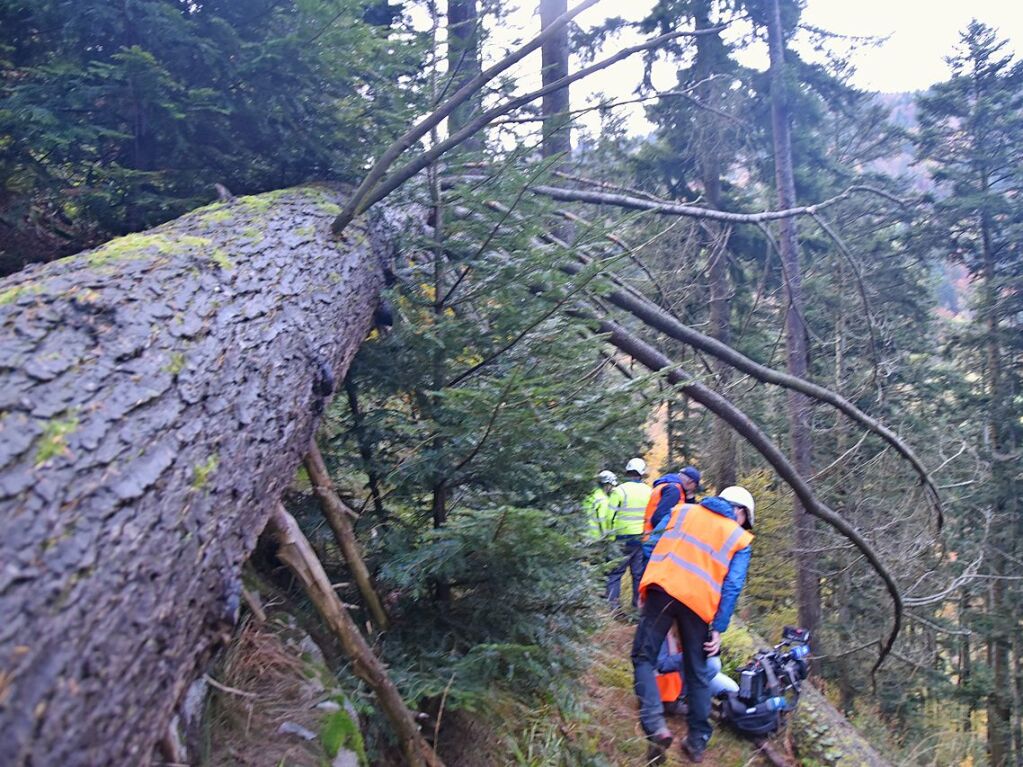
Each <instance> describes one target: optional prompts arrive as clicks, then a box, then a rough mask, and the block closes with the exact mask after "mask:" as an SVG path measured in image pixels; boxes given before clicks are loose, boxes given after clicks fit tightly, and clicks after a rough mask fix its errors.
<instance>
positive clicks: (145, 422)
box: [0, 188, 384, 766]
mask: <svg viewBox="0 0 1023 767" xmlns="http://www.w3.org/2000/svg"><path fill="white" fill-rule="evenodd" d="M339 202H342V196H341V194H340V193H338V192H336V191H332V190H329V189H327V188H299V189H291V190H285V191H282V192H275V193H270V194H267V195H261V196H257V197H251V198H242V199H238V200H233V201H230V202H225V203H220V204H216V205H212V206H209V207H207V208H204V209H201V210H198V211H196V212H194V213H191V214H189V215H186V216H184V217H182V218H180V219H178V220H176V221H173V222H170V223H168V224H166V225H164V226H161V227H158V228H156V229H153V230H150V231H148V232H145V233H142V234H137V235H129V236H127V237H123V238H120V239H118V240H114V241H113V242H111V243H108V244H107V245H105V246H103V247H100V248H97V249H95V250H92V251H88V252H85V253H82V254H80V255H78V256H74V257H71V258H68V259H64V260H62V261H57V262H54V263H50V264H46V265H44V266H39V267H33V268H29V269H27V270H25V271H23V272H21V273H19V274H17V275H14V276H12V277H10V278H8V279H6V280H4V281H3V282H2V283H0V526H2V529H3V530H4V538H3V542H2V543H0V563H2V567H0V762H2V763H3V764H5V765H49V764H61V765H67V766H74V765H95V764H146V763H147V762H148V760H149V757H150V754H151V753H152V751H153V746H154V744H155V743H156V742H157V740H158V739H159V738H160V737H161V735H162V734H163V733H164V732H165V730H166V725H167V721H168V719H169V718H170V716H171V714H172V709H173V707H174V705H175V703H176V701H177V699H178V697H179V695H180V693H181V692H183V690H184V688H185V687H186V686H187V685H188V684H189V682H191V680H192V679H193V678H194V674H195V670H196V668H197V666H198V664H199V663H200V662H201V661H202V659H203V658H204V656H206V655H207V654H208V653H209V651H210V650H211V648H212V647H213V646H214V645H215V644H216V642H217V641H218V638H219V637H220V636H221V635H222V634H223V633H224V631H225V629H227V628H228V627H229V626H230V625H231V624H232V623H233V622H234V620H235V617H236V615H237V609H238V603H239V598H240V594H241V582H240V579H239V570H240V567H241V565H242V563H243V562H244V561H245V559H246V558H247V557H248V555H249V553H250V552H251V550H252V548H253V545H254V544H255V541H256V538H257V536H258V535H259V533H260V531H261V530H262V529H263V527H264V526H265V524H266V522H267V519H268V517H269V515H270V512H271V510H272V509H273V507H274V504H275V503H276V502H277V500H278V498H279V497H280V493H281V491H282V490H284V489H285V488H286V487H287V486H288V484H289V483H290V481H291V479H292V477H293V476H294V474H295V471H296V469H297V468H298V467H299V465H300V464H301V462H302V458H303V456H304V455H305V454H306V452H307V450H308V446H309V440H310V437H311V436H312V433H313V430H314V428H315V425H316V422H317V420H318V415H319V413H320V412H321V411H322V408H323V405H324V400H325V398H326V397H327V396H329V394H330V392H331V389H332V388H333V381H334V380H335V379H340V378H341V377H342V376H343V375H344V373H345V371H346V370H347V367H348V364H349V362H350V360H351V358H352V356H353V355H354V353H355V351H356V349H357V348H358V346H359V344H360V343H361V341H362V340H363V338H364V337H365V335H366V332H367V331H368V329H369V327H370V325H371V322H372V314H373V309H374V307H375V306H376V303H377V300H378V294H379V290H380V288H381V286H382V284H383V276H382V268H381V265H382V262H383V261H384V251H383V247H384V245H383V240H382V238H381V237H379V236H378V235H377V234H376V233H375V228H371V227H370V226H369V225H366V224H361V223H359V222H356V223H355V224H353V225H350V226H349V227H348V229H347V230H346V232H345V234H344V236H342V237H341V238H340V239H336V238H333V237H331V236H330V234H329V231H330V223H331V220H332V218H333V217H334V216H335V215H336V214H337V213H338V211H339V210H340V208H339V206H338V203H339Z"/></svg>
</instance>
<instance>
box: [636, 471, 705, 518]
mask: <svg viewBox="0 0 1023 767" xmlns="http://www.w3.org/2000/svg"><path fill="white" fill-rule="evenodd" d="M701 476H702V475H701V474H700V470H699V469H697V468H696V467H695V466H686V467H685V468H684V469H682V471H680V472H679V473H678V474H664V475H662V476H660V477H658V478H657V479H655V480H654V484H653V490H652V491H651V493H650V500H649V501H647V504H646V515H645V518H644V521H643V532H645V533H649V532H650V531H651V530H653V529H654V528H655V527H657V525H658V524H659V523H660V521H661V518H662V517H664V516H665V515H667V514H671V510H672V509H674V508H675V506H677V505H678V502H679V501H681V500H682V499H683V498H684V499H685V502H686V503H696V494H697V493H698V492H702V491H703V487H701V485H700V477H701Z"/></svg>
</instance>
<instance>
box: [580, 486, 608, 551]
mask: <svg viewBox="0 0 1023 767" xmlns="http://www.w3.org/2000/svg"><path fill="white" fill-rule="evenodd" d="M608 500H609V499H608V496H607V493H605V492H604V489H603V488H600V487H595V488H593V492H592V493H590V494H589V495H588V496H586V498H585V499H584V500H583V513H584V514H585V515H586V532H587V533H588V534H589V536H590V537H591V538H593V539H594V540H597V539H600V538H603V537H604V536H605V535H606V534H607V533H608V532H610V527H611V512H610V510H609V507H608Z"/></svg>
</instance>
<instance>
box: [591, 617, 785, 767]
mask: <svg viewBox="0 0 1023 767" xmlns="http://www.w3.org/2000/svg"><path fill="white" fill-rule="evenodd" d="M635 631H636V627H635V625H633V624H630V623H623V622H618V621H614V620H611V619H610V618H609V620H608V622H607V624H606V625H605V626H604V627H603V628H602V629H601V630H600V631H599V632H598V633H597V634H596V635H595V636H594V647H595V648H596V650H595V655H594V658H593V664H592V666H591V667H590V670H589V672H588V673H587V674H586V676H585V677H584V679H583V684H584V686H585V688H586V690H587V692H588V696H587V701H588V702H587V706H586V708H587V710H588V713H589V715H590V717H591V719H592V725H591V726H592V727H593V728H594V730H595V734H596V737H597V739H598V744H599V745H598V748H599V749H600V751H601V753H603V754H604V755H605V756H606V757H607V759H608V761H609V762H611V763H612V764H615V765H623V766H624V765H630V766H631V765H637V766H638V765H644V764H646V763H647V761H646V752H647V742H646V739H645V738H644V737H643V731H642V730H641V729H640V726H639V717H638V715H637V711H636V697H635V695H634V694H633V691H632V661H631V660H630V657H629V655H630V650H631V648H632V638H633V635H634V634H635ZM668 728H669V729H670V730H671V731H672V733H674V735H675V742H674V743H673V744H672V747H671V749H670V750H669V754H668V760H667V762H666V763H665V764H667V765H669V766H670V767H676V766H677V765H686V764H689V762H688V760H686V759H683V757H682V755H681V752H680V751H679V747H678V744H679V743H680V742H681V741H682V739H683V738H684V737H685V734H686V722H685V718H684V717H680V716H669V717H668ZM755 754H756V747H755V746H754V745H753V744H752V743H750V742H749V741H748V740H745V739H742V738H739V737H737V736H736V735H735V734H733V733H732V732H730V731H729V730H727V729H726V728H724V727H722V726H720V725H715V728H714V736H713V737H712V738H711V742H710V745H709V747H708V749H707V752H706V754H705V755H704V761H703V764H704V765H706V766H707V767H759V765H761V764H768V762H767V761H766V760H764V759H763V758H762V757H760V756H757V755H755Z"/></svg>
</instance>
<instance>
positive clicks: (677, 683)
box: [654, 628, 682, 703]
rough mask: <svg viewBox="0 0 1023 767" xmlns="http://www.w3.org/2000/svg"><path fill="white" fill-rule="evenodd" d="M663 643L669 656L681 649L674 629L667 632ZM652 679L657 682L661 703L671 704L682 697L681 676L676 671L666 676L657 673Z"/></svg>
mask: <svg viewBox="0 0 1023 767" xmlns="http://www.w3.org/2000/svg"><path fill="white" fill-rule="evenodd" d="M664 641H665V642H666V643H667V645H668V654H669V655H674V654H675V653H677V652H678V651H679V650H681V649H682V648H681V647H679V643H678V637H677V636H676V634H675V629H674V628H673V629H671V630H670V631H668V635H667V636H666V637H664ZM654 679H655V681H656V682H657V689H658V690H659V691H660V693H661V703H673V702H674V701H676V700H678V699H679V696H681V695H682V674H680V673H679V672H678V671H669V672H668V673H667V674H661V673H658V674H657V676H656V677H654Z"/></svg>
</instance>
